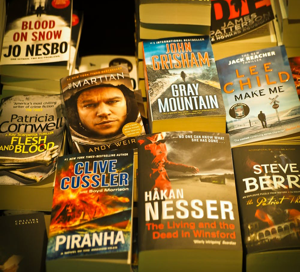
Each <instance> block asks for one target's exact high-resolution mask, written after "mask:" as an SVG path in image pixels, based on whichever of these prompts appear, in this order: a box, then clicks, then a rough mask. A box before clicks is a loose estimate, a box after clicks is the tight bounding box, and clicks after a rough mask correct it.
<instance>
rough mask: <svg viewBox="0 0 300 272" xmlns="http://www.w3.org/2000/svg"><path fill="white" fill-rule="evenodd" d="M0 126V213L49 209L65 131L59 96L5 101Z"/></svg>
mask: <svg viewBox="0 0 300 272" xmlns="http://www.w3.org/2000/svg"><path fill="white" fill-rule="evenodd" d="M0 124H1V130H0V140H1V141H0V142H1V144H0V150H1V156H0V186H1V189H0V195H1V197H0V199H1V200H0V207H1V209H14V208H15V209H29V210H30V209H32V210H44V209H47V207H48V208H50V209H51V199H52V190H53V181H54V171H55V169H56V161H57V157H58V156H59V154H60V152H61V150H62V147H63V143H64V131H65V119H64V116H63V108H62V101H61V98H60V95H14V96H10V97H5V98H3V99H2V100H1V105H0ZM45 187H46V188H45ZM49 204H50V206H49Z"/></svg>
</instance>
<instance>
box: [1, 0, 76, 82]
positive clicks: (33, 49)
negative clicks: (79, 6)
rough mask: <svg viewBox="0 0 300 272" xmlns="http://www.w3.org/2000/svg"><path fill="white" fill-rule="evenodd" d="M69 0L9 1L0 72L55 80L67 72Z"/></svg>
mask: <svg viewBox="0 0 300 272" xmlns="http://www.w3.org/2000/svg"><path fill="white" fill-rule="evenodd" d="M72 5H73V0H63V1H59V0H53V1H31V0H11V1H8V5H7V19H6V27H5V30H4V37H3V45H2V52H1V61H0V74H1V75H6V76H18V77H22V78H42V79H50V80H55V79H56V80H59V79H60V78H61V77H62V76H66V75H68V73H69V67H68V61H69V56H70V40H71V16H72Z"/></svg>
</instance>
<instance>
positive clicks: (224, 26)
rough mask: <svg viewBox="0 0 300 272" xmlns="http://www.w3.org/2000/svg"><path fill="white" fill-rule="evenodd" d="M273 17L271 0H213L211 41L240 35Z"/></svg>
mask: <svg viewBox="0 0 300 272" xmlns="http://www.w3.org/2000/svg"><path fill="white" fill-rule="evenodd" d="M273 19H274V14H273V10H272V6H271V1H270V0H264V1H253V0H237V1H233V0H211V27H210V38H211V42H212V43H219V42H222V41H227V40H229V39H232V38H235V37H239V36H241V35H243V34H246V33H248V32H250V31H253V30H255V29H256V28H258V27H260V26H263V25H264V24H266V23H268V22H270V21H272V20H273Z"/></svg>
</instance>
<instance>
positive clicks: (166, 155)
mask: <svg viewBox="0 0 300 272" xmlns="http://www.w3.org/2000/svg"><path fill="white" fill-rule="evenodd" d="M137 140H138V192H139V200H138V205H139V206H138V228H139V230H138V239H139V243H138V248H139V256H138V269H139V270H141V271H146V272H147V271H184V270H185V269H186V267H188V268H189V271H199V267H201V271H221V270H222V271H242V258H243V257H242V255H243V254H242V242H241V233H240V222H239V213H238V204H237V196H236V188H235V181H234V173H233V164H232V157H231V149H230V143H229V137H228V135H227V134H225V133H213V132H200V131H196V132H193V131H186V132H183V131H178V132H161V133H156V134H147V135H144V136H141V137H138V138H137ZM216 260H217V261H216Z"/></svg>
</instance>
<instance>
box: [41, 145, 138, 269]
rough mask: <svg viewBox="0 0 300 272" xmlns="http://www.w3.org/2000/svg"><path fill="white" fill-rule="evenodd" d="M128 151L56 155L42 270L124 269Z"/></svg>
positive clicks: (127, 257) (128, 229)
mask: <svg viewBox="0 0 300 272" xmlns="http://www.w3.org/2000/svg"><path fill="white" fill-rule="evenodd" d="M135 164H136V161H135V159H134V151H133V150H132V149H131V150H117V151H110V152H96V153H93V154H91V153H82V154H72V155H66V156H62V157H60V158H59V160H58V166H57V175H56V180H55V187H54V194H53V204H52V214H51V222H50V227H49V242H48V247H47V258H46V267H47V271H48V272H50V271H55V272H58V271H71V270H72V271H96V270H100V271H128V272H129V271H130V266H131V246H132V218H133V217H132V213H133V182H134V179H135V171H134V169H135Z"/></svg>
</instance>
